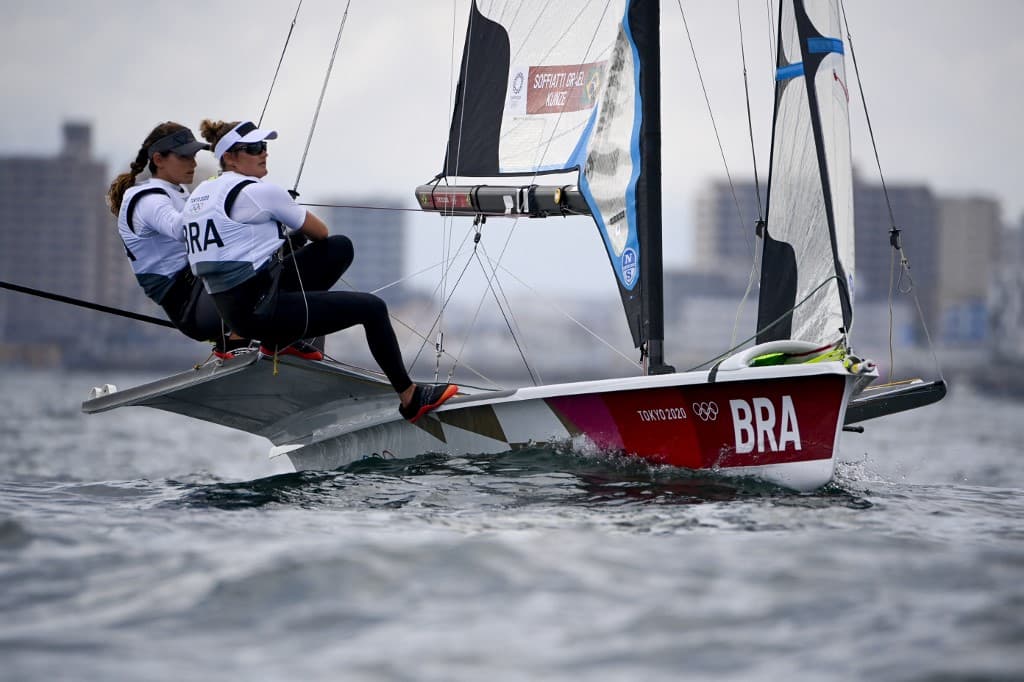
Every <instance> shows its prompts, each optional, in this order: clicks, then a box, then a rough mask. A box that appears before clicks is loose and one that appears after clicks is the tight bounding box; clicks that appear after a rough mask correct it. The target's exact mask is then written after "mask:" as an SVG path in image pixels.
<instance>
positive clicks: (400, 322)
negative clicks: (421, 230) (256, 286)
mask: <svg viewBox="0 0 1024 682" xmlns="http://www.w3.org/2000/svg"><path fill="white" fill-rule="evenodd" d="M439 265H442V263H438V264H436V265H433V266H431V267H429V268H426V269H425V270H423V271H422V272H426V270H432V269H433V268H436V267H438V266H439ZM338 281H340V282H342V283H343V284H344V285H345V286H347V287H348V288H349V289H351V290H352V291H358V290H357V289H356V288H355V287H354V286H352V283H351V282H349V281H348V280H346V279H345V278H344V277H341V278H339V280H338ZM378 291H379V290H378ZM388 317H390V318H391V320H392V321H393V322H395V323H396V324H398V325H400V326H401V327H403V328H404V329H406V330H408V331H409V332H410V333H411V334H412V335H413V336H418V337H419V338H420V339H422V340H423V341H424V344H426V343H429V340H428V339H427V337H426V336H424V335H423V334H422V333H420V332H419V331H418V330H417V329H416V328H415V327H413V326H412V325H410V324H409V323H407V322H405V321H404V320H402V319H401V318H400V317H398V316H396V315H394V314H393V313H391V312H390V310H389V311H388ZM444 354H445V355H446V356H447V357H449V358H451V359H452V360H453V361H455V360H457V358H455V356H453V355H452V354H451V353H449V352H447V351H444ZM339 364H343V363H339ZM413 364H416V363H415V361H413ZM410 366H411V365H410ZM462 366H463V367H465V368H466V369H467V370H469V371H470V372H472V373H473V374H475V375H476V376H478V377H480V378H481V379H483V380H484V381H486V382H488V383H490V384H491V385H492V386H496V387H498V388H501V384H499V383H497V382H496V381H494V380H492V379H490V378H489V377H487V376H485V375H484V374H482V373H480V372H479V371H477V370H476V369H474V368H473V366H472V365H469V364H467V363H465V362H463V363H462ZM367 371H374V370H367ZM375 373H376V374H381V375H382V376H383V373H381V372H375Z"/></svg>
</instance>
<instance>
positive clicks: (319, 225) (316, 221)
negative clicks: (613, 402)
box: [299, 210, 327, 242]
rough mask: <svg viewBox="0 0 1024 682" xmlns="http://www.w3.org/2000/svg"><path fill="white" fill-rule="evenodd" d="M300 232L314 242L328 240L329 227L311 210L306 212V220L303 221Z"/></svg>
mask: <svg viewBox="0 0 1024 682" xmlns="http://www.w3.org/2000/svg"><path fill="white" fill-rule="evenodd" d="M299 231H300V232H302V234H304V235H306V236H307V237H309V238H310V240H312V241H314V242H318V241H320V240H321V239H327V225H326V224H324V221H322V220H320V218H318V217H317V216H316V215H315V214H314V213H313V212H312V211H309V210H307V211H306V220H304V221H303V223H302V227H300V228H299Z"/></svg>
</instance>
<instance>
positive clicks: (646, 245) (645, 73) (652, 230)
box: [627, 0, 675, 374]
mask: <svg viewBox="0 0 1024 682" xmlns="http://www.w3.org/2000/svg"><path fill="white" fill-rule="evenodd" d="M627 16H628V19H629V31H630V33H632V36H633V41H634V44H635V45H636V49H637V55H638V57H639V61H640V88H639V89H640V102H641V108H642V111H643V115H642V116H643V118H642V122H641V126H640V176H639V178H638V179H637V193H636V196H637V237H638V239H639V242H640V253H641V254H642V255H641V258H640V270H641V280H640V281H641V282H642V283H643V285H642V286H643V290H642V292H641V314H642V315H643V320H642V323H641V324H642V335H643V336H642V337H643V339H644V340H645V342H646V358H645V361H646V365H645V368H644V371H645V373H646V374H668V373H670V372H674V371H675V368H674V367H671V366H669V365H666V364H665V348H664V343H665V303H664V272H663V270H664V268H663V261H662V245H661V44H660V39H659V33H660V22H661V10H660V3H659V0H630V3H629V11H628V13H627Z"/></svg>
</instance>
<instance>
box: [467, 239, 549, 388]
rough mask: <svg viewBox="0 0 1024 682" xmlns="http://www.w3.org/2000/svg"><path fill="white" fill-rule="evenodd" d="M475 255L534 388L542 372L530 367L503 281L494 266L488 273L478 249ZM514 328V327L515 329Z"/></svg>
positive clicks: (540, 380) (540, 381) (519, 328)
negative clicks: (506, 310) (517, 331)
mask: <svg viewBox="0 0 1024 682" xmlns="http://www.w3.org/2000/svg"><path fill="white" fill-rule="evenodd" d="M506 245H507V242H506ZM480 251H483V254H484V257H485V258H487V261H488V263H491V258H490V256H488V255H487V250H486V249H484V248H483V247H482V246H481V248H480ZM473 255H474V256H475V257H476V260H477V263H479V265H480V269H481V270H482V271H483V273H484V276H485V277H486V278H487V288H488V289H490V291H491V295H492V296H494V302H495V303H496V304H497V306H498V310H499V311H501V316H502V317H503V318H504V319H505V326H506V327H508V331H509V334H511V335H512V341H513V342H514V343H515V344H516V349H517V350H518V351H519V357H521V358H522V359H523V365H525V366H526V371H527V372H529V374H530V379H532V380H533V384H534V386H536V385H538V384H540V383H542V382H543V379H541V376H540V372H539V371H535V370H534V368H533V367H531V366H530V362H529V360H527V359H526V353H525V352H524V350H523V347H522V345H520V342H519V337H520V336H524V335H523V334H522V327H520V325H519V321H518V320H517V319H516V317H515V314H514V313H513V312H512V303H511V301H509V299H508V296H506V295H505V290H504V289H503V288H502V287H501V281H500V280H499V279H498V271H497V269H496V268H495V267H494V265H493V264H492V265H491V270H490V271H488V270H487V268H486V267H485V266H484V263H483V261H482V260H481V259H480V253H479V251H477V250H476V249H474V253H473ZM502 255H504V251H502ZM500 260H501V259H500V256H499V260H498V262H499V264H500ZM493 282H497V283H498V290H500V291H501V297H499V296H498V292H497V291H495V289H494V284H493ZM502 300H504V301H505V305H504V306H502ZM482 304H483V300H482V299H481V305H482ZM506 308H507V309H508V314H507V315H506V314H505V309H506ZM510 316H511V318H512V321H511V322H510V321H509V317H510ZM513 323H514V324H513ZM513 326H514V328H513ZM517 329H518V330H520V331H519V333H518V334H517V333H516V330H517ZM523 342H524V344H525V336H524V338H523Z"/></svg>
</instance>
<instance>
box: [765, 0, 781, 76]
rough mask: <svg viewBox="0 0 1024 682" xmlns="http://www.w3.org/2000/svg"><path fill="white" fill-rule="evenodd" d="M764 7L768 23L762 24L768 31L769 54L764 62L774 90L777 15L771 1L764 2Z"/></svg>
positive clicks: (776, 53)
mask: <svg viewBox="0 0 1024 682" xmlns="http://www.w3.org/2000/svg"><path fill="white" fill-rule="evenodd" d="M764 5H765V8H766V9H767V10H768V21H766V22H764V25H765V27H766V28H767V29H768V51H769V52H770V54H769V55H768V61H767V62H765V63H766V64H768V66H769V67H770V68H771V71H769V75H770V76H771V84H772V89H774V86H775V69H774V66H775V63H776V61H777V60H778V58H779V56H778V52H776V50H775V30H774V29H775V17H776V16H778V15H777V14H775V8H774V7H772V0H765V3H764Z"/></svg>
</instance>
